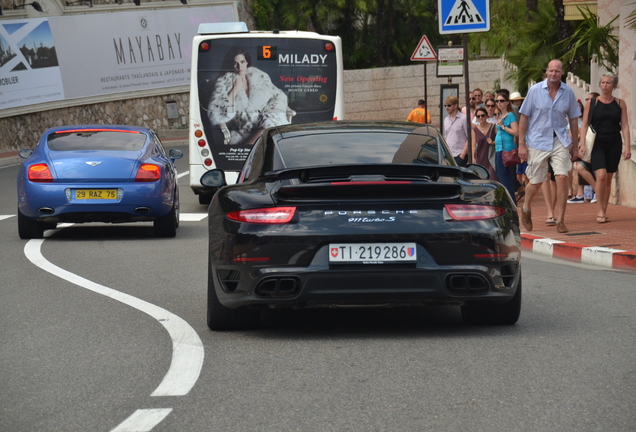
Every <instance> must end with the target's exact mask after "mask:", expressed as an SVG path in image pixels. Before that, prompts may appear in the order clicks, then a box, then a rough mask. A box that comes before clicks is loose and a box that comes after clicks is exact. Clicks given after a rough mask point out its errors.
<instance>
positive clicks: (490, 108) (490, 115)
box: [484, 99, 497, 124]
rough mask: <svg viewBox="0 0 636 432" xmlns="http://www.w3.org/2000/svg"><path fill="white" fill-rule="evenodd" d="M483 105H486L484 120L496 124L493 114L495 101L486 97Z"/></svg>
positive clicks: (495, 105) (495, 117)
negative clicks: (486, 115)
mask: <svg viewBox="0 0 636 432" xmlns="http://www.w3.org/2000/svg"><path fill="white" fill-rule="evenodd" d="M484 107H486V113H487V114H488V117H487V118H486V121H487V122H488V123H492V124H496V123H497V116H496V115H495V108H496V107H497V104H496V103H495V101H494V100H488V99H486V102H485V103H484Z"/></svg>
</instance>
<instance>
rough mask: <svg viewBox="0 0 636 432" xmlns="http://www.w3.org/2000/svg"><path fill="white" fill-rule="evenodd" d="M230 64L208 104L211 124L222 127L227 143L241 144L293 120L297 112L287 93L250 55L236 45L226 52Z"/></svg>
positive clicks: (217, 83) (218, 80)
mask: <svg viewBox="0 0 636 432" xmlns="http://www.w3.org/2000/svg"><path fill="white" fill-rule="evenodd" d="M226 59H228V61H229V62H231V65H224V66H225V67H226V68H224V70H228V69H230V67H229V66H231V69H233V70H232V71H231V72H227V73H224V74H223V75H221V76H220V77H219V78H218V79H217V80H216V84H215V87H214V92H213V93H212V98H211V100H210V104H209V106H208V115H209V118H210V123H211V124H212V125H213V126H219V127H220V128H221V131H222V132H223V135H224V143H225V144H239V143H241V142H242V141H243V140H244V139H246V138H248V137H249V136H250V135H252V134H253V132H256V131H258V129H261V128H268V127H271V126H277V125H283V124H289V123H291V118H292V117H293V115H294V114H295V113H294V111H292V110H291V109H289V107H288V106H287V96H286V95H285V93H284V92H283V91H282V90H281V89H279V88H278V87H276V86H275V85H274V84H273V83H272V80H271V79H270V77H269V75H267V74H266V73H265V72H263V71H261V70H259V69H257V68H255V67H252V66H251V64H252V59H251V56H250V54H249V53H248V52H247V51H245V50H244V49H243V48H240V47H233V48H231V49H230V51H229V52H228V54H227V55H226Z"/></svg>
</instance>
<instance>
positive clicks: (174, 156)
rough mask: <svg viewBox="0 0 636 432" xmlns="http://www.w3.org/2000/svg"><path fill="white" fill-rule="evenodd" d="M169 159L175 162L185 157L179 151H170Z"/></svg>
mask: <svg viewBox="0 0 636 432" xmlns="http://www.w3.org/2000/svg"><path fill="white" fill-rule="evenodd" d="M168 157H170V159H171V160H172V161H173V162H174V161H176V160H177V159H181V158H182V157H183V152H182V151H181V150H177V149H170V151H169V152H168Z"/></svg>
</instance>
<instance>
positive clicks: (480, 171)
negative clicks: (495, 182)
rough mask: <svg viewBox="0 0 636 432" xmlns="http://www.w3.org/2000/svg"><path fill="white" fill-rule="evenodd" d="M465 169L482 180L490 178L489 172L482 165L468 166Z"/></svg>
mask: <svg viewBox="0 0 636 432" xmlns="http://www.w3.org/2000/svg"><path fill="white" fill-rule="evenodd" d="M466 168H468V169H469V170H471V171H472V172H474V173H475V174H477V175H478V176H479V178H480V179H482V180H488V179H489V178H490V172H489V171H488V170H487V169H486V167H484V166H483V165H479V164H468V165H466Z"/></svg>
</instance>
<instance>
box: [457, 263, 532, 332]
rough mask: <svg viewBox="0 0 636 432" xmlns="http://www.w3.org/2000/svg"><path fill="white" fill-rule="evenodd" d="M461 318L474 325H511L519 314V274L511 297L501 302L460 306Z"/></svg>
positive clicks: (517, 318)
mask: <svg viewBox="0 0 636 432" xmlns="http://www.w3.org/2000/svg"><path fill="white" fill-rule="evenodd" d="M461 310H462V320H463V321H464V323H465V324H474V325H513V324H515V323H516V322H517V321H518V320H519V315H520V314H521V275H519V284H518V286H517V292H516V293H515V295H514V296H513V297H512V299H511V300H510V301H509V302H507V303H503V304H495V303H474V304H470V303H469V304H466V305H464V306H462V307H461Z"/></svg>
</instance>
